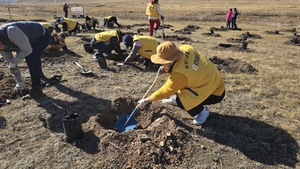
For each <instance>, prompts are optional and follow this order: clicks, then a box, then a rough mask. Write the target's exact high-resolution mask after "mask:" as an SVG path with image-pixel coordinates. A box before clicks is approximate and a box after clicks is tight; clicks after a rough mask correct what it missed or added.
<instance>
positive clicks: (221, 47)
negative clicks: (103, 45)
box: [211, 43, 253, 52]
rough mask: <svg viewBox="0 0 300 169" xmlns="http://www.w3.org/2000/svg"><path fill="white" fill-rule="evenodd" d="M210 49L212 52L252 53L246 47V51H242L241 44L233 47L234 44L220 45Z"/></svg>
mask: <svg viewBox="0 0 300 169" xmlns="http://www.w3.org/2000/svg"><path fill="white" fill-rule="evenodd" d="M247 46H248V45H247ZM211 49H213V50H230V51H234V52H253V50H251V49H249V48H248V47H247V48H246V49H244V48H243V46H242V44H241V45H234V44H224V43H220V44H219V45H218V46H213V47H211Z"/></svg>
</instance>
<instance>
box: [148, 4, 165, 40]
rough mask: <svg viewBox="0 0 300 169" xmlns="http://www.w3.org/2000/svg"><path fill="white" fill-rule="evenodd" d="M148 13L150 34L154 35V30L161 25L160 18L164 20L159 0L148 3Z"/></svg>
mask: <svg viewBox="0 0 300 169" xmlns="http://www.w3.org/2000/svg"><path fill="white" fill-rule="evenodd" d="M146 15H147V18H148V24H149V35H150V36H152V35H153V32H154V33H156V31H157V30H158V28H159V26H160V19H162V20H164V16H163V14H162V12H161V10H160V5H159V3H158V0H151V1H150V3H148V4H147V8H146ZM154 25H155V26H154Z"/></svg>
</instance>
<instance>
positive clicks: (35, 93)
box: [22, 87, 43, 100]
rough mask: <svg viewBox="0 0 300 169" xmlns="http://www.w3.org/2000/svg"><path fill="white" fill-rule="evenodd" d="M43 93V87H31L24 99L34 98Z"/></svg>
mask: <svg viewBox="0 0 300 169" xmlns="http://www.w3.org/2000/svg"><path fill="white" fill-rule="evenodd" d="M42 93H43V91H42V89H41V87H37V88H35V89H31V91H30V92H29V94H27V95H25V96H23V97H22V100H27V99H33V98H36V97H38V96H40V95H41V94H42Z"/></svg>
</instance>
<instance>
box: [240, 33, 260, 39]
mask: <svg viewBox="0 0 300 169" xmlns="http://www.w3.org/2000/svg"><path fill="white" fill-rule="evenodd" d="M240 37H241V38H243V37H248V38H252V39H262V37H261V36H260V35H257V34H251V33H250V32H246V33H243V34H241V35H240Z"/></svg>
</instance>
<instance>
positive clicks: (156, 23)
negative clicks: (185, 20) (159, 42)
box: [148, 19, 160, 36]
mask: <svg viewBox="0 0 300 169" xmlns="http://www.w3.org/2000/svg"><path fill="white" fill-rule="evenodd" d="M148 24H149V35H150V36H152V35H153V29H154V30H155V31H156V30H158V28H159V26H160V20H159V19H156V20H150V19H149V20H148ZM154 24H155V27H154Z"/></svg>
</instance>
